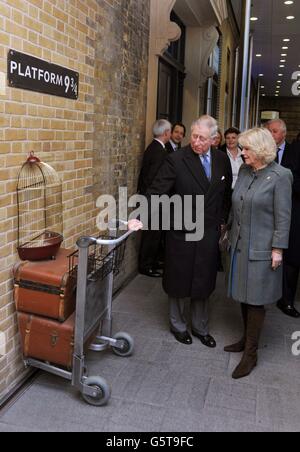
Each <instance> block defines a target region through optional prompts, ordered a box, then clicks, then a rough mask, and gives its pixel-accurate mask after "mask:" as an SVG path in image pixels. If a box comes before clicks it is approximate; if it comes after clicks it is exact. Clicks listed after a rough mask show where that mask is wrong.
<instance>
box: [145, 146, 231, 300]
mask: <svg viewBox="0 0 300 452" xmlns="http://www.w3.org/2000/svg"><path fill="white" fill-rule="evenodd" d="M211 156H212V179H211V181H209V180H208V179H207V176H206V174H205V171H204V168H203V166H202V163H201V159H200V157H199V155H196V154H195V153H194V151H193V150H192V148H191V147H190V146H188V147H186V148H183V149H181V150H179V151H177V152H174V153H173V154H171V155H170V156H168V158H167V159H166V161H165V163H164V165H163V166H162V168H161V169H160V171H159V173H158V175H157V177H156V178H155V180H154V181H153V184H152V185H151V187H150V189H149V190H148V192H147V194H148V196H149V197H150V195H163V194H168V195H175V194H176V195H179V196H180V197H181V198H182V200H183V204H184V198H183V197H184V196H185V195H190V196H191V197H192V199H193V203H192V206H193V208H192V214H193V220H194V221H195V220H196V197H197V195H203V196H204V238H203V239H202V240H200V241H198V242H190V241H187V240H186V233H187V231H185V230H182V231H176V230H174V227H173V226H174V225H173V226H172V222H171V229H170V231H168V232H167V234H166V259H165V273H164V280H163V286H164V290H165V291H166V293H167V294H168V295H169V296H171V297H175V298H188V297H191V298H194V299H202V300H203V299H207V298H208V297H209V296H210V295H211V294H212V292H213V291H214V290H215V286H216V277H217V271H218V263H219V259H218V254H219V247H218V243H219V238H220V225H221V224H222V223H226V221H227V219H228V215H229V212H230V208H231V186H232V171H231V164H230V161H229V159H228V157H227V155H225V154H224V153H222V152H220V151H217V150H216V151H215V150H212V151H211Z"/></svg>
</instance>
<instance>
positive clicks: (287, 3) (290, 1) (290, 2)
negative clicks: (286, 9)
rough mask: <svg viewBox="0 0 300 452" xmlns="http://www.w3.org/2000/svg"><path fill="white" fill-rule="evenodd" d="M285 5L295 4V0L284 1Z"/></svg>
mask: <svg viewBox="0 0 300 452" xmlns="http://www.w3.org/2000/svg"><path fill="white" fill-rule="evenodd" d="M284 4H285V5H293V4H294V2H293V0H287V1H286V2H284Z"/></svg>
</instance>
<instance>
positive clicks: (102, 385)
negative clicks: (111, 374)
mask: <svg viewBox="0 0 300 452" xmlns="http://www.w3.org/2000/svg"><path fill="white" fill-rule="evenodd" d="M84 384H85V386H89V387H91V388H96V389H100V391H101V394H100V395H99V396H97V397H91V396H89V395H86V394H82V397H83V399H84V400H85V402H87V403H88V404H89V405H93V406H104V405H106V404H107V402H108V401H109V399H110V396H111V391H110V387H109V385H108V383H107V382H106V380H104V378H101V377H89V378H87V379H86V380H85V382H84Z"/></svg>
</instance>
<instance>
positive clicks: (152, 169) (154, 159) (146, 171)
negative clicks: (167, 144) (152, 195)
mask: <svg viewBox="0 0 300 452" xmlns="http://www.w3.org/2000/svg"><path fill="white" fill-rule="evenodd" d="M167 156H168V152H167V150H166V149H165V148H164V147H163V146H162V145H161V144H160V143H159V142H158V141H157V140H153V141H152V143H151V144H150V145H149V146H148V148H147V149H146V151H145V153H144V158H143V163H142V169H141V173H140V176H139V181H138V193H140V194H142V195H143V194H145V193H146V191H147V189H148V188H149V187H150V185H151V184H152V182H153V180H154V178H155V176H156V175H157V173H158V171H159V170H160V168H161V166H162V165H163V163H164V161H165V159H166V157H167Z"/></svg>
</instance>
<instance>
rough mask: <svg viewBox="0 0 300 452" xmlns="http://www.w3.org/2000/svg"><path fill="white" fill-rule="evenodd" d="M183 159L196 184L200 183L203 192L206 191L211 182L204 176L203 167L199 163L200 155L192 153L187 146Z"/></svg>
mask: <svg viewBox="0 0 300 452" xmlns="http://www.w3.org/2000/svg"><path fill="white" fill-rule="evenodd" d="M183 160H184V162H185V164H186V166H187V167H188V169H189V171H190V172H191V173H192V175H193V177H194V179H195V180H196V182H197V183H198V185H200V187H201V188H202V190H204V192H207V191H208V190H209V187H210V185H211V184H210V182H209V181H208V179H207V177H206V174H205V171H204V168H203V166H202V164H201V160H200V157H199V156H198V155H197V154H195V153H194V151H193V149H192V148H191V146H188V148H187V150H186V152H185V155H184V158H183Z"/></svg>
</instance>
